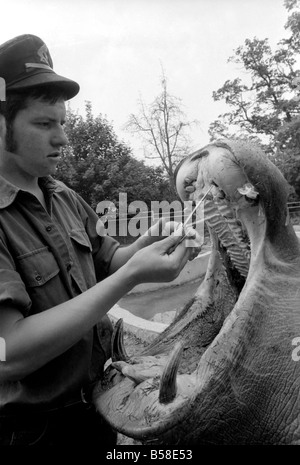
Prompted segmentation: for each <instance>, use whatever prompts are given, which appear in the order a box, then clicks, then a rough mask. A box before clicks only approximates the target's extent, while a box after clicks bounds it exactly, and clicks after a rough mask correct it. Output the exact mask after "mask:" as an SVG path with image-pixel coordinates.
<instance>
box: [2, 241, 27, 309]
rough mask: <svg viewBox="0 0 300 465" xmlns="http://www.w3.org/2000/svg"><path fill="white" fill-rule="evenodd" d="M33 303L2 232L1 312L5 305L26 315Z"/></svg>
mask: <svg viewBox="0 0 300 465" xmlns="http://www.w3.org/2000/svg"><path fill="white" fill-rule="evenodd" d="M31 303H32V302H31V299H30V297H29V295H28V293H27V291H26V287H25V284H24V283H23V281H22V279H21V276H20V275H19V273H18V272H17V270H16V267H15V263H14V260H13V258H12V256H11V254H10V253H9V249H8V247H7V245H6V243H5V240H4V239H3V237H2V235H1V232H0V312H1V308H3V307H14V308H16V309H17V310H19V311H20V312H21V313H22V314H23V315H24V316H26V315H27V314H28V311H29V309H30V307H31Z"/></svg>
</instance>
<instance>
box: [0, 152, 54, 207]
mask: <svg viewBox="0 0 300 465" xmlns="http://www.w3.org/2000/svg"><path fill="white" fill-rule="evenodd" d="M0 174H1V176H3V178H5V179H6V180H7V181H8V182H10V183H11V184H13V185H14V186H16V187H18V188H19V189H22V190H23V191H26V192H30V193H31V194H32V195H34V196H35V197H36V198H37V199H38V200H39V202H40V203H41V204H42V205H43V207H44V208H45V209H47V208H46V202H45V198H44V194H43V191H42V189H41V188H40V186H39V183H38V181H39V178H37V177H33V176H29V175H26V173H23V172H22V173H20V171H19V170H18V169H17V168H16V167H14V166H13V163H9V162H6V159H5V158H2V159H1V160H0Z"/></svg>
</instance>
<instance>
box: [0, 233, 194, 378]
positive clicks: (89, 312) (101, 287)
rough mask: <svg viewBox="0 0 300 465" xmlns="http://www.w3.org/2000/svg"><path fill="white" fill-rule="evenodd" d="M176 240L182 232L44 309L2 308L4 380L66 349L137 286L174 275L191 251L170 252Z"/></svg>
mask: <svg viewBox="0 0 300 465" xmlns="http://www.w3.org/2000/svg"><path fill="white" fill-rule="evenodd" d="M177 242H178V237H175V236H169V237H167V238H166V239H164V240H162V241H159V242H157V243H155V244H152V245H150V246H149V247H146V248H143V249H142V250H140V251H138V252H137V253H135V254H134V256H133V257H132V258H131V259H129V260H128V262H127V263H126V264H125V265H124V266H123V267H121V268H120V269H119V270H117V271H116V272H115V273H114V274H112V275H111V276H109V277H108V278H106V279H105V280H103V281H101V282H100V283H98V284H96V285H95V286H93V287H92V288H90V289H89V290H87V291H85V292H84V293H82V294H81V295H79V296H77V297H74V298H73V299H71V300H69V301H67V302H64V303H62V304H60V305H57V306H55V307H52V308H50V309H48V310H45V311H44V312H41V313H38V314H35V315H31V316H28V317H26V318H24V317H23V315H22V314H21V312H20V311H18V310H17V309H16V308H9V307H6V308H3V307H2V308H1V309H0V336H1V337H3V338H4V339H5V341H6V362H5V363H1V366H0V382H1V381H14V380H20V379H22V378H23V377H25V376H27V375H28V374H30V373H32V372H34V371H35V370H37V369H38V368H40V367H42V366H43V365H45V364H46V363H48V362H49V361H50V360H52V359H54V358H55V357H57V356H59V355H60V354H62V353H63V352H65V351H66V350H67V349H69V348H70V347H71V346H72V345H74V344H75V343H76V342H77V341H79V340H80V339H81V338H82V337H83V336H84V335H85V333H86V332H87V331H89V330H90V329H91V328H92V327H93V326H94V325H95V324H96V323H97V322H99V320H100V319H101V318H102V317H103V315H105V314H106V313H107V311H108V310H109V309H110V308H111V307H112V306H113V305H114V304H115V303H116V302H117V301H118V300H119V299H120V298H121V297H122V296H123V295H124V294H126V293H127V292H128V291H129V290H131V289H132V288H133V287H134V286H135V285H137V284H139V283H141V282H155V281H162V282H163V281H171V280H173V279H175V278H176V276H177V275H178V274H179V273H180V271H181V269H182V268H183V266H184V265H185V263H186V262H187V260H188V258H189V253H190V252H189V249H188V248H186V247H185V244H184V242H183V243H181V244H180V245H179V246H178V247H177V248H176V249H175V250H174V251H173V252H172V253H169V251H170V250H171V249H172V248H173V247H174V245H175V244H176V243H177Z"/></svg>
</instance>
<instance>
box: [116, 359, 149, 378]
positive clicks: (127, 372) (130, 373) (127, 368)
mask: <svg viewBox="0 0 300 465" xmlns="http://www.w3.org/2000/svg"><path fill="white" fill-rule="evenodd" d="M111 366H112V367H113V368H116V369H117V370H118V371H120V372H121V373H122V375H124V376H126V378H129V379H131V381H133V382H134V383H135V384H140V383H142V382H143V381H146V379H149V378H151V375H150V374H149V375H147V374H144V373H141V372H138V371H137V370H136V369H135V368H134V367H133V366H132V365H130V364H129V363H126V362H123V361H119V362H113V363H112V364H111Z"/></svg>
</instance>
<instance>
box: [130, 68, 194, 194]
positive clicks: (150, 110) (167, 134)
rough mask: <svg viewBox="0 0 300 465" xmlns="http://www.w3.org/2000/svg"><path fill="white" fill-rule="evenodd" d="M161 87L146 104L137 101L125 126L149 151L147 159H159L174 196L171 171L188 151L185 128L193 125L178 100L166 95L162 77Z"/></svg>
mask: <svg viewBox="0 0 300 465" xmlns="http://www.w3.org/2000/svg"><path fill="white" fill-rule="evenodd" d="M161 87H162V91H161V93H160V94H159V95H158V96H157V97H156V98H155V100H154V102H153V103H151V104H150V105H146V104H145V103H144V102H143V100H142V99H140V100H139V102H138V104H139V113H138V114H131V115H130V116H129V120H128V122H127V123H126V125H125V127H126V129H128V130H129V131H130V132H132V133H137V134H139V135H140V136H141V137H142V138H143V140H144V141H145V143H146V146H147V147H148V148H149V150H150V155H148V158H152V159H154V158H159V159H160V160H161V162H162V166H163V169H164V172H165V173H166V174H167V176H168V179H169V183H170V187H171V190H172V191H173V193H174V195H175V192H176V191H175V182H174V169H175V167H176V165H177V164H178V161H179V160H180V159H181V158H182V157H183V156H185V155H186V154H187V153H188V151H189V144H190V141H189V138H188V136H187V132H186V129H187V128H188V127H190V126H191V124H192V123H193V122H188V121H186V117H185V114H184V112H183V111H182V109H181V106H182V105H181V100H180V99H179V98H178V97H175V96H173V95H171V94H170V93H169V92H168V89H167V79H166V77H165V76H164V74H163V76H162V78H161Z"/></svg>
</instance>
